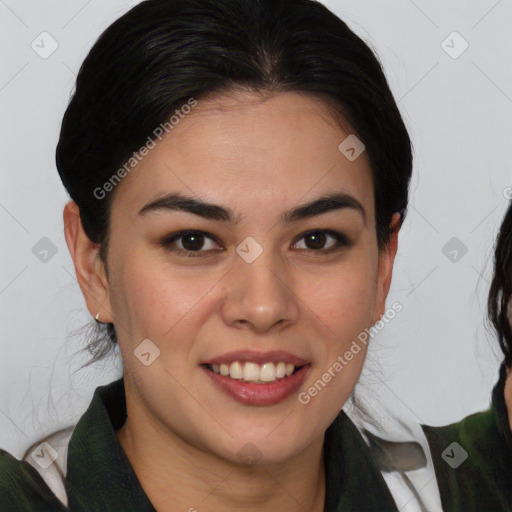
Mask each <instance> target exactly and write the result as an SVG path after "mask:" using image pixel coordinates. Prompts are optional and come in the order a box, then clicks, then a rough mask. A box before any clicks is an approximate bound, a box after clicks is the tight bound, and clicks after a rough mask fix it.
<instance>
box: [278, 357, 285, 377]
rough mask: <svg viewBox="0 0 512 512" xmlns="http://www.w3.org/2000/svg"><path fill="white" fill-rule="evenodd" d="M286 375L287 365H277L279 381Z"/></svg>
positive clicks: (281, 363)
mask: <svg viewBox="0 0 512 512" xmlns="http://www.w3.org/2000/svg"><path fill="white" fill-rule="evenodd" d="M285 375H286V364H285V363H283V362H282V361H281V362H280V363H277V366H276V377H277V378H278V379H282V378H283V377H284V376H285Z"/></svg>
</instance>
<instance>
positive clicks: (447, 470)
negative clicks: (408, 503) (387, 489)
mask: <svg viewBox="0 0 512 512" xmlns="http://www.w3.org/2000/svg"><path fill="white" fill-rule="evenodd" d="M505 379H506V368H505V366H504V365H502V367H501V368H500V377H499V381H498V383H497V384H496V386H495V387H494V389H493V393H492V402H491V407H490V408H489V409H488V410H487V411H485V412H481V413H477V414H472V415H471V416H468V417H467V418H465V419H463V420H462V421H461V422H459V423H454V424H452V425H447V426H445V427H427V426H424V425H422V427H423V431H424V432H425V435H426V436H427V440H428V442H429V445H430V449H431V452H432V458H433V462H434V468H435V471H436V476H437V481H438V485H439V491H440V494H441V501H442V504H443V510H444V511H445V512H461V511H463V512H504V511H512V433H511V431H510V425H509V422H508V415H507V407H506V404H505V398H504V386H505Z"/></svg>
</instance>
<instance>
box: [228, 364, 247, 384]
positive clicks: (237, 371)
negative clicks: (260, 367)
mask: <svg viewBox="0 0 512 512" xmlns="http://www.w3.org/2000/svg"><path fill="white" fill-rule="evenodd" d="M229 376H230V377H231V378H232V379H237V380H240V379H241V378H243V376H244V372H243V367H242V365H241V364H240V363H239V362H238V361H235V362H234V363H231V366H230V367H229Z"/></svg>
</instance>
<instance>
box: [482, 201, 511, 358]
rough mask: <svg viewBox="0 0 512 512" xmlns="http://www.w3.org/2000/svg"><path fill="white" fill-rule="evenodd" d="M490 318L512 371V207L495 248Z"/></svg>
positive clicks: (490, 292) (489, 308)
mask: <svg viewBox="0 0 512 512" xmlns="http://www.w3.org/2000/svg"><path fill="white" fill-rule="evenodd" d="M487 308H488V316H489V319H490V321H491V322H492V325H493V327H494V330H495V331H496V334H497V335H498V341H499V343H500V347H501V350H502V351H503V354H504V355H505V365H506V366H507V367H508V368H512V327H511V322H512V204H511V205H510V206H509V208H508V211H507V213H506V214H505V218H504V219H503V222H502V223H501V227H500V230H499V233H498V238H497V240H496V245H495V248H494V275H493V278H492V282H491V288H490V290H489V299H488V303H487Z"/></svg>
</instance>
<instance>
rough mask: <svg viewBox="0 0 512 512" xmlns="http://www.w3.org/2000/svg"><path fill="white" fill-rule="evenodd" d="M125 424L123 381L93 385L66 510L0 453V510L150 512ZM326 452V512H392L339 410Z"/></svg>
mask: <svg viewBox="0 0 512 512" xmlns="http://www.w3.org/2000/svg"><path fill="white" fill-rule="evenodd" d="M125 420H126V398H125V392H124V382H123V379H119V380H117V381H115V382H112V383H111V384H109V385H107V386H101V387H98V388H97V389H96V391H95V393H94V397H93V399H92V401H91V403H90V405H89V408H88V409H87V411H86V412H85V414H84V415H83V416H82V417H81V418H80V420H79V422H78V423H77V425H76V427H75V429H74V430H73V434H72V436H71V439H70V441H69V445H68V453H67V471H66V476H65V478H63V480H64V485H65V490H66V494H67V497H68V507H66V506H65V505H64V504H63V503H62V502H61V501H59V499H58V498H57V497H56V496H55V495H54V494H53V492H52V491H51V490H50V488H49V487H48V486H47V484H46V483H45V481H44V479H43V478H42V476H41V475H40V474H39V472H38V471H36V470H35V469H34V467H32V466H31V465H30V464H28V462H26V461H19V460H17V459H15V458H14V457H12V456H11V455H10V454H9V453H7V452H6V451H4V450H0V511H1V512H19V511H24V512H25V511H26V512H28V511H30V512H47V511H52V512H55V511H66V510H71V511H72V512H85V511H88V512H89V511H94V512H131V511H133V512H150V511H151V512H152V511H154V510H155V509H154V507H153V506H152V504H151V502H150V501H149V499H148V497H147V496H146V494H145V493H144V490H143V489H142V486H141V485H140V483H139V481H138V480H137V477H136V475H135V472H134V471H133V468H132V467H131V465H130V462H129V461H128V458H127V457H126V455H125V453H124V451H123V449H122V447H121V445H120V443H119V441H118V439H117V436H116V434H115V431H116V430H118V429H119V428H121V427H122V425H123V424H124V422H125ZM324 454H325V457H324V458H325V468H326V500H325V508H324V510H325V512H342V511H343V512H344V511H354V512H355V511H357V512H381V511H382V512H388V511H394V512H397V508H396V505H395V502H394V500H393V498H392V496H391V493H390V492H389V490H388V488H387V486H386V483H385V481H384V479H383V477H382V475H381V473H380V471H379V469H378V467H377V466H376V465H375V462H374V461H373V459H372V457H371V455H370V452H369V450H368V448H367V446H366V444H365V442H364V440H363V438H362V437H361V435H360V434H359V432H358V430H357V429H356V427H355V425H354V424H353V423H352V421H351V420H350V419H349V418H348V416H347V415H346V414H345V413H344V412H343V411H341V412H340V414H339V415H338V416H337V417H336V420H335V421H334V422H333V423H332V425H331V426H330V427H329V428H328V429H327V431H326V434H325V443H324ZM43 471H44V470H43Z"/></svg>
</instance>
